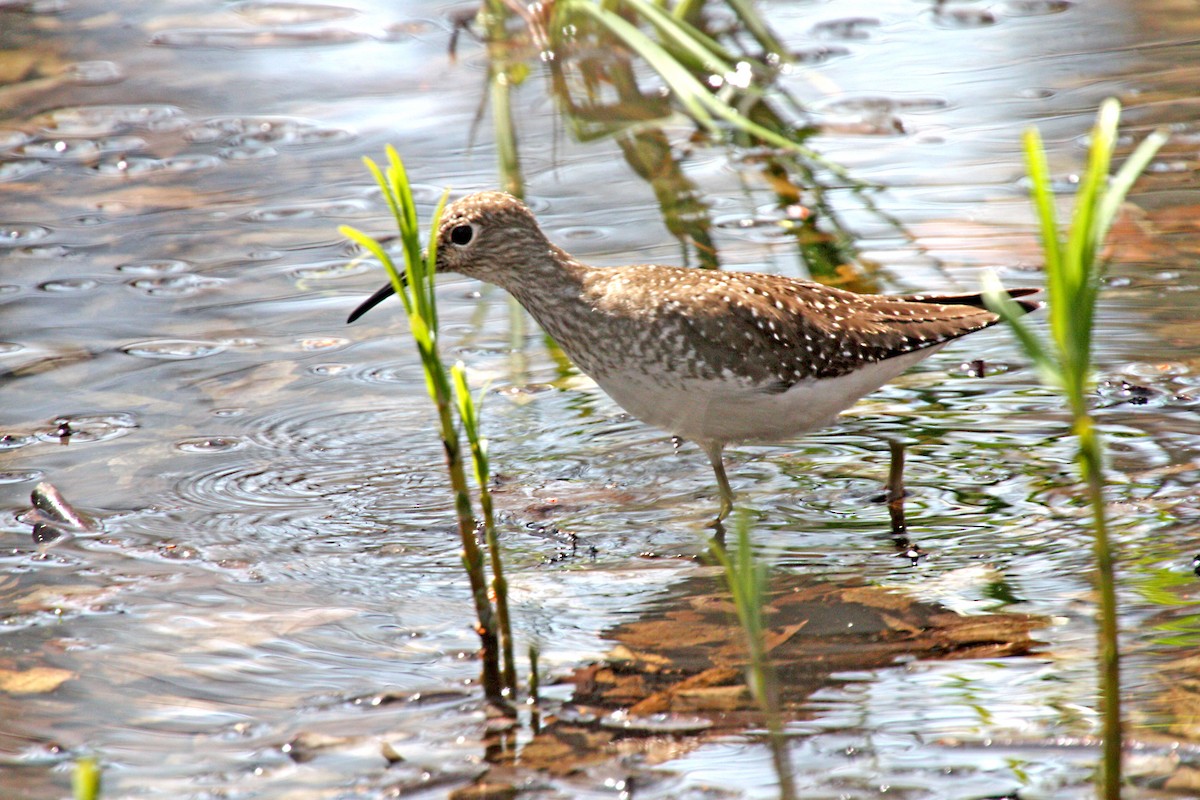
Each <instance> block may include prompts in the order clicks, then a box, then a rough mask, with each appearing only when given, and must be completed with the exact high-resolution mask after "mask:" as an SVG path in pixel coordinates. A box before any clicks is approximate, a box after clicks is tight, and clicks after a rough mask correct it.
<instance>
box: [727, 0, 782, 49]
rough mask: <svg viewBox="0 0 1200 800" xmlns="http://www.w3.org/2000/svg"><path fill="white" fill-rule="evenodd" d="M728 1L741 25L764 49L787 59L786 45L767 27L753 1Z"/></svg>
mask: <svg viewBox="0 0 1200 800" xmlns="http://www.w3.org/2000/svg"><path fill="white" fill-rule="evenodd" d="M728 3H729V7H730V8H732V9H733V11H734V13H735V14H737V16H738V19H740V20H741V22H742V25H744V26H745V28H746V30H748V31H750V35H751V36H753V37H754V38H755V39H756V40H757V41H758V43H759V44H760V45H762V47H763V49H764V50H766V51H767V52H768V53H774V54H775V55H777V56H779V57H780V58H782V59H784V60H787V58H788V49H787V47H786V46H785V45H784V44H783V42H781V41H779V39H777V38H776V37H775V34H774V33H772V32H771V29H770V28H769V27H767V23H766V22H765V21H764V20H763V18H762V16H761V15H760V14H759V13H758V9H756V8H755V7H754V3H752V2H750V0H728Z"/></svg>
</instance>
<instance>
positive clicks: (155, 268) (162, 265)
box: [117, 259, 192, 275]
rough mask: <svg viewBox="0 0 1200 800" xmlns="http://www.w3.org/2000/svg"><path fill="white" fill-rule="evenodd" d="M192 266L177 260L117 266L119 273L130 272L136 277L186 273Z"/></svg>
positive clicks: (137, 262) (139, 262)
mask: <svg viewBox="0 0 1200 800" xmlns="http://www.w3.org/2000/svg"><path fill="white" fill-rule="evenodd" d="M191 266H192V265H191V264H190V263H189V262H187V261H178V260H175V259H159V260H156V261H132V262H130V263H128V264H120V265H118V266H117V272H129V273H132V274H134V275H169V274H171V273H175V272H185V271H187V270H188V269H189V268H190V267H191Z"/></svg>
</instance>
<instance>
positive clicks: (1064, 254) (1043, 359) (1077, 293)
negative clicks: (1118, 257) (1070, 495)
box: [987, 98, 1167, 800]
mask: <svg viewBox="0 0 1200 800" xmlns="http://www.w3.org/2000/svg"><path fill="white" fill-rule="evenodd" d="M1120 116H1121V107H1120V104H1119V103H1118V102H1117V101H1116V100H1115V99H1111V98H1110V99H1109V100H1106V101H1105V102H1104V104H1103V105H1101V107H1100V111H1099V113H1098V115H1097V118H1096V124H1095V126H1094V127H1093V128H1092V134H1091V149H1090V152H1089V155H1088V165H1087V171H1086V172H1085V173H1084V175H1083V178H1082V180H1081V181H1080V185H1079V190H1078V192H1077V194H1076V196H1075V210H1074V214H1073V216H1072V219H1071V226H1070V229H1069V231H1068V234H1067V237H1066V239H1065V241H1064V240H1063V238H1062V236H1061V234H1060V229H1059V225H1058V217H1057V213H1056V209H1055V202H1054V195H1053V190H1052V188H1051V180H1050V171H1049V168H1048V166H1047V163H1046V153H1045V150H1044V148H1043V146H1042V140H1041V136H1040V134H1039V133H1038V131H1037V129H1036V128H1030V129H1029V130H1028V131H1026V133H1025V156H1026V162H1027V164H1028V169H1029V177H1030V180H1031V183H1032V194H1033V201H1034V205H1035V206H1036V208H1037V213H1038V219H1039V221H1040V223H1041V237H1042V251H1043V253H1044V254H1045V260H1046V289H1047V294H1048V295H1049V317H1050V334H1051V336H1050V341H1049V342H1045V341H1043V340H1042V338H1041V337H1039V336H1037V335H1036V334H1034V332H1033V331H1032V330H1031V329H1030V327H1029V325H1028V323H1027V322H1026V321H1025V320H1023V319H1021V310H1020V308H1019V307H1018V306H1017V305H1016V304H1015V303H1014V302H1013V301H1012V300H1011V299H1009V297H1008V296H1007V294H1006V293H1005V292H1004V291H1003V290H1002V289H1001V288H1000V285H999V281H998V280H996V278H995V276H991V277H990V279H989V280H988V281H987V282H988V284H989V285H988V290H989V291H988V295H987V299H988V304H989V306H990V307H991V308H992V309H993V310H995V311H996V312H997V313H999V314H1001V315H1003V316H1004V318H1005V320H1006V321H1007V322H1008V323H1009V325H1011V326H1012V329H1013V331H1014V333H1015V334H1016V336H1017V339H1018V340H1019V342H1020V343H1021V346H1022V348H1023V349H1024V351H1025V352H1026V353H1027V354H1028V356H1029V357H1030V358H1031V359H1032V360H1033V362H1034V364H1036V365H1037V368H1038V371H1039V373H1040V374H1041V377H1042V381H1043V382H1044V383H1046V384H1047V385H1048V386H1051V387H1053V388H1055V389H1057V390H1058V391H1060V392H1061V393H1062V395H1063V396H1064V398H1065V399H1066V401H1067V404H1068V406H1069V408H1070V411H1071V418H1072V423H1071V430H1072V432H1073V433H1074V435H1075V437H1076V438H1077V440H1078V443H1079V449H1078V453H1077V457H1076V460H1077V462H1078V464H1079V469H1080V473H1081V476H1082V478H1083V481H1084V483H1085V484H1086V487H1087V495H1088V502H1089V504H1090V506H1091V511H1092V530H1093V533H1094V540H1093V541H1094V547H1095V564H1096V582H1097V587H1098V589H1099V595H1100V609H1099V611H1100V629H1099V649H1100V697H1101V702H1102V717H1103V732H1104V753H1103V758H1102V762H1101V764H1102V780H1101V783H1100V787H1099V789H1100V796H1101V797H1103V798H1105V800H1116V798H1119V797H1120V796H1121V744H1122V739H1123V732H1122V719H1121V682H1120V653H1119V642H1118V634H1119V631H1118V628H1117V590H1116V574H1115V567H1114V561H1115V554H1114V552H1113V549H1112V544H1111V542H1110V541H1109V535H1108V519H1107V514H1106V511H1105V500H1104V483H1105V481H1104V445H1103V442H1102V440H1101V437H1100V434H1099V432H1098V431H1097V430H1096V425H1095V421H1094V420H1093V418H1092V414H1091V410H1090V408H1089V400H1090V398H1091V395H1092V392H1091V383H1092V334H1093V326H1094V320H1095V312H1096V302H1097V300H1098V298H1099V293H1100V278H1101V275H1102V272H1103V266H1104V264H1103V252H1102V248H1103V246H1104V242H1105V238H1106V237H1107V236H1108V231H1109V229H1110V228H1111V227H1112V223H1113V221H1114V219H1115V218H1116V215H1117V211H1118V210H1119V209H1120V206H1121V203H1122V202H1123V201H1124V199H1125V196H1126V194H1128V192H1129V190H1130V188H1131V187H1132V186H1133V183H1134V181H1135V180H1136V179H1137V177H1138V176H1139V175H1141V173H1142V172H1143V170H1145V168H1146V166H1147V165H1148V164H1149V163H1150V160H1151V159H1152V158H1153V157H1154V154H1155V153H1156V152H1157V151H1158V149H1159V148H1160V147H1161V146H1162V145H1163V143H1164V142H1166V140H1167V135H1166V133H1165V132H1163V131H1155V132H1153V133H1151V134H1150V135H1149V136H1148V137H1146V139H1145V140H1144V141H1143V142H1142V143H1141V144H1140V145H1138V147H1137V148H1136V149H1135V150H1134V152H1133V153H1132V154H1131V155H1130V156H1129V158H1128V159H1127V160H1126V161H1125V163H1124V165H1122V167H1121V169H1120V170H1119V171H1118V172H1117V174H1116V175H1115V176H1113V178H1112V179H1111V180H1109V177H1108V174H1109V166H1110V164H1111V163H1112V156H1113V151H1114V149H1115V145H1116V141H1117V125H1118V123H1119V122H1120Z"/></svg>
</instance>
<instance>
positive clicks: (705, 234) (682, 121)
mask: <svg viewBox="0 0 1200 800" xmlns="http://www.w3.org/2000/svg"><path fill="white" fill-rule="evenodd" d="M706 6H708V8H705V7H706ZM712 11H720V12H722V13H723V15H724V16H722V14H716V15H714V14H712V13H710V12H712ZM702 12H703V13H702ZM714 16H716V17H720V18H722V19H724V20H725V24H722V25H717V24H714V23H713V22H712V19H713V18H714ZM475 21H476V22H477V23H478V27H479V29H480V30H481V32H482V34H481V35H482V38H483V39H484V41H485V43H486V45H487V48H488V55H489V62H488V79H487V91H486V92H485V94H484V97H485V98H486V99H485V103H486V105H488V106H490V109H491V117H492V122H493V126H494V127H493V133H494V140H495V144H496V150H497V160H498V166H499V171H500V176H501V185H502V186H503V187H504V189H505V190H506V191H508V192H509V193H510V194H514V195H516V196H518V197H520V196H522V194H523V189H524V179H523V176H522V171H521V159H520V148H519V147H518V129H517V125H516V124H515V121H514V119H513V116H512V92H513V91H514V89H515V88H516V87H518V86H520V85H522V84H524V83H525V82H526V81H527V80H528V78H529V76H530V75H531V74H532V73H533V69H534V68H533V67H531V63H537V64H538V65H539V66H540V68H541V69H542V70H543V71H544V73H545V75H546V77H547V82H546V92H547V94H548V95H549V96H550V97H551V99H553V101H554V102H555V103H556V105H557V106H558V107H559V110H560V112H561V116H562V120H563V121H564V123H565V124H566V126H567V127H568V128H569V130H570V131H571V132H572V134H573V135H574V136H575V137H576V138H577V139H578V140H579V141H584V142H586V141H593V140H597V139H601V138H611V139H612V140H613V141H615V142H616V143H617V144H618V146H619V147H620V148H621V151H622V153H623V154H624V156H625V159H626V161H627V162H628V164H629V166H630V168H631V169H632V170H633V171H634V172H635V173H636V174H637V175H639V176H640V177H642V178H643V179H644V180H646V181H647V182H648V183H649V184H650V185H651V187H652V189H653V191H654V194H655V196H656V198H657V199H658V202H659V206H660V211H661V213H662V215H663V220H664V222H665V224H666V225H667V227H668V229H670V230H671V232H672V233H674V234H675V235H676V237H677V238H678V239H679V240H680V242H681V244H682V245H683V246H684V257H685V259H690V258H691V257H692V256H693V255H694V257H695V259H696V261H697V262H698V263H699V265H700V266H703V267H717V266H719V265H720V256H719V253H718V251H717V247H716V245H715V243H714V241H713V237H712V235H711V229H712V227H713V224H714V223H713V221H712V220H711V219H710V217H709V214H708V207H707V204H706V203H705V201H704V197H705V195H706V191H705V190H704V189H703V188H702V187H700V186H698V185H697V184H696V183H695V182H694V181H693V180H692V179H691V178H690V177H689V176H688V175H687V174H686V172H685V170H684V169H683V162H684V160H685V153H683V152H682V150H683V149H687V148H681V147H680V145H679V142H678V138H679V137H678V135H677V134H676V135H675V136H674V137H672V136H669V135H668V133H667V131H668V129H669V128H672V127H673V128H678V127H679V126H680V125H683V126H691V127H694V128H695V129H696V132H695V134H694V135H693V136H692V138H691V143H692V144H698V145H701V146H703V145H706V144H719V145H724V146H728V147H730V148H731V149H732V150H733V151H734V152H733V157H734V158H736V159H738V160H739V161H741V162H742V163H743V164H744V165H746V166H747V167H748V168H749V170H751V171H755V172H757V173H758V175H759V178H760V180H761V185H762V186H764V187H766V188H767V189H768V190H769V191H770V192H771V193H772V194H774V195H775V198H776V202H777V204H778V207H779V209H780V210H781V211H782V212H783V214H782V218H781V219H780V220H778V221H777V222H776V223H775V224H776V225H777V227H778V230H779V232H780V233H781V236H782V237H785V238H786V237H790V238H791V239H792V240H793V241H794V242H795V244H796V248H797V252H798V255H799V256H800V259H801V260H802V262H803V263H804V264H805V266H806V267H807V268H808V270H809V271H810V273H811V274H813V275H814V276H820V277H823V278H825V279H827V280H829V281H830V282H844V281H846V280H848V279H849V278H853V277H854V276H853V275H848V274H847V266H846V265H847V264H848V263H849V262H850V261H851V260H852V256H853V254H854V244H853V239H852V237H851V235H850V233H849V232H848V231H847V230H846V229H845V227H844V226H843V225H842V223H841V221H840V217H839V214H838V213H837V211H836V210H835V209H834V208H833V206H832V204H831V203H830V202H829V199H828V190H829V189H830V188H833V185H835V184H836V185H837V186H840V187H848V188H851V189H853V190H855V191H856V192H858V194H859V198H860V201H861V202H862V203H863V204H864V205H866V206H868V207H872V208H873V204H872V202H871V200H870V199H869V198H867V197H866V196H865V194H864V193H863V192H862V190H863V189H866V188H867V187H866V186H865V185H864V184H861V183H859V182H857V181H855V180H854V179H853V178H852V177H851V176H850V175H849V174H848V173H847V172H846V171H845V170H844V169H843V168H842V167H841V166H840V165H839V164H836V163H834V162H832V161H830V160H829V159H827V158H825V157H824V156H823V155H821V154H820V153H819V152H817V151H816V150H814V149H813V148H811V147H809V146H808V145H807V144H806V142H807V140H808V139H809V138H810V137H811V136H812V135H813V134H814V133H816V132H817V129H816V127H815V126H814V125H813V124H812V123H811V122H810V120H809V118H808V115H807V112H806V109H805V108H804V107H803V106H802V105H801V104H800V103H799V102H797V101H796V100H795V99H794V98H793V97H792V96H791V95H790V94H789V92H788V91H787V90H786V88H785V87H784V86H782V85H781V84H780V82H779V81H778V78H779V77H780V76H781V75H785V74H787V73H788V72H789V71H791V70H794V69H798V68H802V63H801V62H803V61H804V60H805V58H804V57H803V56H799V55H797V54H793V53H792V52H790V51H789V50H788V49H787V47H786V46H785V44H784V43H783V42H782V41H780V39H779V38H778V37H777V36H776V35H775V34H774V33H773V32H772V31H771V29H770V26H769V25H767V23H766V21H765V20H764V19H763V18H762V16H761V15H760V14H758V12H757V11H756V10H755V8H754V6H753V4H751V3H748V2H744V1H743V0H727V2H724V3H717V2H711V3H703V2H695V1H693V0H682V1H681V2H676V3H675V4H673V5H671V4H668V3H655V2H648V0H621V2H616V3H613V2H596V0H555V2H551V3H544V4H538V5H536V6H531V7H529V8H526V7H525V6H524V4H519V3H516V2H512V1H511V0H489V2H487V3H485V4H483V6H482V7H481V10H480V13H479V15H478V16H477V18H476V20H475ZM510 21H517V22H518V23H519V24H513V25H510V24H509V23H510ZM650 76H652V77H650ZM483 110H484V109H483V106H481V108H480V111H479V115H478V117H477V121H478V119H480V118H482V114H483ZM672 138H674V140H675V141H674V142H673V141H672Z"/></svg>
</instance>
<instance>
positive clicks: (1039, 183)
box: [1023, 128, 1061, 274]
mask: <svg viewBox="0 0 1200 800" xmlns="http://www.w3.org/2000/svg"><path fill="white" fill-rule="evenodd" d="M1023 142H1024V145H1025V163H1026V169H1028V171H1029V180H1030V184H1031V186H1030V192H1031V193H1032V195H1033V202H1034V207H1035V208H1036V209H1037V215H1038V222H1039V223H1040V225H1041V231H1042V251H1043V253H1044V256H1045V259H1046V273H1047V274H1050V273H1057V272H1058V265H1059V260H1060V258H1061V255H1060V253H1061V244H1060V241H1059V234H1058V211H1057V209H1056V207H1055V204H1054V193H1053V191H1052V190H1051V184H1050V167H1049V165H1048V164H1047V163H1046V150H1045V148H1044V147H1043V146H1042V135H1041V134H1040V133H1038V129H1037V128H1029V129H1027V130H1026V131H1025V135H1024V137H1023Z"/></svg>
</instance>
